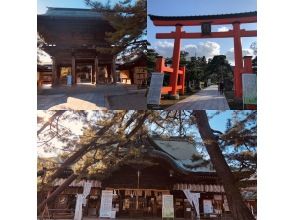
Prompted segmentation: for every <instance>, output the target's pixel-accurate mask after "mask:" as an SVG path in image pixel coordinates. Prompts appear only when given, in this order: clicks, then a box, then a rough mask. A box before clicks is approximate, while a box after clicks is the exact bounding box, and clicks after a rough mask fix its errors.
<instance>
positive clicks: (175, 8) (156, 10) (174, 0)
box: [147, 0, 257, 64]
mask: <svg viewBox="0 0 294 220" xmlns="http://www.w3.org/2000/svg"><path fill="white" fill-rule="evenodd" d="M147 6H148V14H152V15H161V16H192V15H213V14H229V13H240V12H249V11H256V10H257V9H256V8H257V7H256V0H246V1H236V0H217V1H216V0H206V1H203V0H185V1H181V0H161V1H157V0H148V5H147ZM147 25H148V28H147V35H148V36H147V38H148V41H149V42H150V43H151V46H152V47H153V48H154V49H156V51H157V52H158V53H159V54H160V55H162V56H164V57H171V56H172V51H173V40H164V39H163V40H156V39H155V34H156V33H159V32H160V33H168V32H171V31H174V27H155V26H154V25H153V24H152V21H151V20H150V19H149V18H148V19H147ZM231 28H232V25H217V26H212V31H227V30H229V29H231ZM256 28H257V27H256V24H244V25H241V29H248V30H254V29H255V30H256ZM184 31H186V32H200V31H201V30H200V27H195V26H194V27H185V28H184ZM255 41H256V37H247V38H245V37H243V38H242V46H243V56H245V55H253V51H252V50H251V49H250V45H251V44H252V43H253V42H255ZM181 49H182V50H185V51H187V52H189V55H190V56H195V55H196V56H206V57H207V58H212V57H213V56H214V55H219V54H224V55H226V56H227V59H228V60H229V61H230V63H231V64H234V53H233V51H234V50H233V39H232V38H212V39H195V40H194V39H185V40H182V45H181Z"/></svg>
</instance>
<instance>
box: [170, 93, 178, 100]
mask: <svg viewBox="0 0 294 220" xmlns="http://www.w3.org/2000/svg"><path fill="white" fill-rule="evenodd" d="M168 98H169V99H171V100H179V99H180V96H179V94H176V95H169V96H168Z"/></svg>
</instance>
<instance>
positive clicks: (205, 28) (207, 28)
mask: <svg viewBox="0 0 294 220" xmlns="http://www.w3.org/2000/svg"><path fill="white" fill-rule="evenodd" d="M201 33H202V34H203V35H209V34H210V33H211V24H210V23H208V22H205V23H202V24H201Z"/></svg>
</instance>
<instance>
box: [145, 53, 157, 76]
mask: <svg viewBox="0 0 294 220" xmlns="http://www.w3.org/2000/svg"><path fill="white" fill-rule="evenodd" d="M158 56H159V54H158V53H157V52H156V51H155V50H154V49H151V48H148V49H147V71H148V73H151V72H154V71H155V66H156V57H158Z"/></svg>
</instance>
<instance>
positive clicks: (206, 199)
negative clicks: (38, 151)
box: [38, 137, 256, 219]
mask: <svg viewBox="0 0 294 220" xmlns="http://www.w3.org/2000/svg"><path fill="white" fill-rule="evenodd" d="M149 144H150V146H149V147H146V153H144V155H143V157H141V158H139V159H138V160H133V161H130V162H128V163H127V164H124V165H122V166H120V167H118V168H117V169H115V170H113V171H112V172H111V173H109V174H108V175H107V176H106V177H105V178H103V179H97V178H95V177H94V176H93V178H91V179H87V180H86V179H84V180H81V181H74V182H73V183H72V184H71V185H70V186H69V187H68V188H67V189H66V190H65V191H64V192H63V193H61V194H60V195H59V196H58V197H57V198H56V199H55V201H54V202H53V203H52V204H51V205H50V207H49V213H50V215H51V217H55V218H56V219H58V218H65V217H69V218H72V217H73V215H74V211H75V203H76V194H78V193H82V192H83V184H84V183H85V182H91V183H92V188H91V191H90V194H89V196H88V197H87V203H86V206H85V207H84V208H83V216H89V217H91V216H92V217H97V216H99V212H100V207H101V201H102V199H101V195H102V190H110V191H112V192H113V198H112V211H113V212H114V213H115V217H116V218H134V219H136V218H137V219H138V218H142V217H144V218H148V217H149V218H158V219H159V218H161V217H162V205H163V199H162V198H163V195H173V203H174V217H175V219H191V215H192V211H193V208H194V207H193V205H191V203H190V202H189V200H188V199H187V197H186V194H185V191H189V192H194V193H199V196H200V197H199V200H198V209H199V210H198V212H199V213H198V215H199V214H200V216H201V217H207V218H215V217H219V216H226V215H230V210H229V207H228V203H227V199H226V193H225V191H224V188H223V185H222V182H221V180H220V178H219V177H218V176H217V174H216V172H215V170H214V168H213V166H212V164H211V162H210V161H207V160H204V159H201V157H202V156H201V155H200V154H199V153H198V152H197V150H196V148H195V145H194V144H193V143H191V141H190V140H188V139H183V138H177V137H171V138H168V139H162V138H158V137H154V138H152V139H150V140H149ZM191 155H194V158H198V159H196V160H195V159H192V158H191ZM71 173H72V171H70V170H69V171H68V172H67V173H65V174H64V175H63V176H60V178H59V179H57V180H56V181H55V183H54V184H55V186H54V187H57V186H59V185H61V184H62V183H63V182H64V181H65V178H66V177H67V176H70V175H71ZM234 175H235V177H236V181H238V182H239V183H240V185H239V186H240V187H241V192H242V193H243V194H245V195H246V198H245V197H244V200H245V202H246V204H247V205H248V207H250V209H251V210H252V212H256V179H248V178H249V177H250V176H252V173H250V172H242V173H234ZM45 194H46V192H45ZM38 196H39V197H40V196H41V195H40V193H39V195H38Z"/></svg>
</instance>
